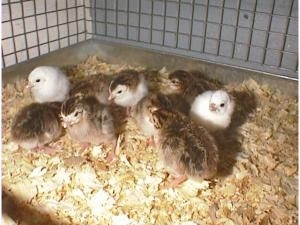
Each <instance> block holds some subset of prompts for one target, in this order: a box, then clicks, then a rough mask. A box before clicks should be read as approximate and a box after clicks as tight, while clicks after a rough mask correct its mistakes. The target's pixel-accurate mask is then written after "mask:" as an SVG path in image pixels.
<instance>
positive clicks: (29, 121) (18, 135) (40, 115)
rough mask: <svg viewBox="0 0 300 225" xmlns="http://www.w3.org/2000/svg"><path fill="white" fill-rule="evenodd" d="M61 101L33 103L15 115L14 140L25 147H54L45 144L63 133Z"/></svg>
mask: <svg viewBox="0 0 300 225" xmlns="http://www.w3.org/2000/svg"><path fill="white" fill-rule="evenodd" d="M60 106H61V103H59V102H52V103H32V104H30V105H27V106H25V107H23V108H22V109H21V110H20V111H19V112H18V113H17V115H16V116H15V118H14V120H13V123H12V127H11V137H12V140H13V141H14V142H16V143H17V144H18V145H19V146H21V147H22V148H25V149H35V150H39V149H41V150H45V152H48V153H50V152H51V151H52V150H53V149H51V148H50V147H46V146H44V145H46V144H48V143H50V142H52V141H55V140H57V139H58V138H59V137H60V135H61V133H62V126H61V123H60V119H59V113H60Z"/></svg>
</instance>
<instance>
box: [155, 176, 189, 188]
mask: <svg viewBox="0 0 300 225" xmlns="http://www.w3.org/2000/svg"><path fill="white" fill-rule="evenodd" d="M186 180H187V175H185V174H184V175H180V176H179V177H175V178H173V179H170V180H167V182H166V183H165V184H164V185H163V186H162V187H161V189H169V188H176V187H178V186H179V185H180V184H181V183H183V182H184V181H186Z"/></svg>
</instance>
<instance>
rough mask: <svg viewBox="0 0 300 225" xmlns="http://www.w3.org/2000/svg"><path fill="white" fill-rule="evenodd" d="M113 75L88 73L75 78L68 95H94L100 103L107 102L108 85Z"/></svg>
mask: <svg viewBox="0 0 300 225" xmlns="http://www.w3.org/2000/svg"><path fill="white" fill-rule="evenodd" d="M112 79H113V76H109V75H105V74H101V73H100V74H95V75H90V76H87V77H84V78H81V79H76V80H75V81H74V83H73V84H72V87H71V90H70V96H75V95H83V96H91V95H93V96H95V97H96V98H97V99H98V101H99V102H100V103H103V104H107V103H108V97H109V85H110V82H111V81H112Z"/></svg>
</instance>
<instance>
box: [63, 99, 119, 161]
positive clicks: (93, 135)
mask: <svg viewBox="0 0 300 225" xmlns="http://www.w3.org/2000/svg"><path fill="white" fill-rule="evenodd" d="M111 107H113V106H107V105H104V104H101V103H100V102H99V101H98V100H97V98H96V97H95V96H73V97H70V98H69V99H67V100H66V101H64V102H63V104H62V107H61V120H62V125H63V127H64V128H66V130H67V132H68V134H69V135H70V137H71V138H72V139H73V140H75V141H78V142H80V143H82V144H92V145H100V144H108V145H112V152H111V153H110V156H109V157H110V159H109V161H110V160H112V158H113V157H114V154H115V151H116V141H117V136H118V132H117V129H116V126H115V125H116V124H115V121H114V120H115V118H114V117H113V113H112V108H111Z"/></svg>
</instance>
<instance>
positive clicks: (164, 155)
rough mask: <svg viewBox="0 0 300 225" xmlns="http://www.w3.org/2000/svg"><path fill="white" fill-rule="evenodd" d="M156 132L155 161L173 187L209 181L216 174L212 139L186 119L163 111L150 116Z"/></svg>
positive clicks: (214, 150)
mask: <svg viewBox="0 0 300 225" xmlns="http://www.w3.org/2000/svg"><path fill="white" fill-rule="evenodd" d="M151 121H152V122H153V124H154V127H155V129H156V133H155V140H156V143H157V144H158V149H159V159H160V160H161V162H162V163H163V165H164V167H165V169H166V170H167V171H168V172H169V173H170V174H171V175H173V176H174V177H176V179H175V180H174V181H173V183H172V184H171V186H176V185H178V184H179V183H180V182H182V181H184V180H185V179H186V178H192V179H196V180H198V179H210V178H212V177H213V176H214V175H216V172H217V164H218V149H217V146H216V144H215V141H214V139H213V137H212V136H211V135H210V134H209V133H208V131H207V130H206V129H205V128H204V127H201V126H197V125H195V124H193V123H192V122H191V121H190V120H189V119H188V118H187V117H185V116H183V115H182V114H180V113H177V112H175V111H171V110H167V109H158V110H156V111H154V112H153V113H152V117H151Z"/></svg>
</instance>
